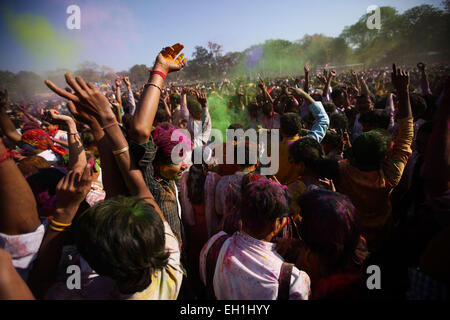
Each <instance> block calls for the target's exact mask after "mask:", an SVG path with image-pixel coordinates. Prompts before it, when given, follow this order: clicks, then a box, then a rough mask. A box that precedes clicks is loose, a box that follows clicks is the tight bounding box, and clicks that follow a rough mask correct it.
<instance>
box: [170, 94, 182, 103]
mask: <svg viewBox="0 0 450 320" xmlns="http://www.w3.org/2000/svg"><path fill="white" fill-rule="evenodd" d="M170 102H171V103H172V104H174V105H177V104H180V96H179V95H178V94H176V93H175V94H172V95H171V96H170Z"/></svg>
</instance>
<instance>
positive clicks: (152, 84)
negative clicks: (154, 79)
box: [146, 83, 162, 93]
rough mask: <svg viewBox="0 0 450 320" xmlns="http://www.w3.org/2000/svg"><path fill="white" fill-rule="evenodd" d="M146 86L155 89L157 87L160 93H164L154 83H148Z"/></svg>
mask: <svg viewBox="0 0 450 320" xmlns="http://www.w3.org/2000/svg"><path fill="white" fill-rule="evenodd" d="M146 86H153V87H156V88H158V89H159V91H161V93H162V89H161V88H160V87H159V86H158V85H156V84H154V83H147V84H146Z"/></svg>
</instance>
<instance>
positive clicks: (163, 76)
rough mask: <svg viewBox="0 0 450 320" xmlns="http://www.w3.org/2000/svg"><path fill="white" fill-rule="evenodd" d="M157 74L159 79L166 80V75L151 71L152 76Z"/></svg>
mask: <svg viewBox="0 0 450 320" xmlns="http://www.w3.org/2000/svg"><path fill="white" fill-rule="evenodd" d="M154 74H157V75H158V76H160V77H161V78H163V80H166V76H167V74H166V73H164V72H161V71H152V75H154Z"/></svg>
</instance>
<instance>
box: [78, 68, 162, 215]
mask: <svg viewBox="0 0 450 320" xmlns="http://www.w3.org/2000/svg"><path fill="white" fill-rule="evenodd" d="M76 80H77V83H79V85H80V86H79V87H75V88H74V89H75V92H76V93H77V94H78V96H80V97H82V99H81V101H80V102H79V103H77V104H76V109H77V111H79V112H83V111H84V112H86V113H90V114H92V115H93V116H94V117H95V119H96V120H97V121H98V122H99V123H100V124H101V125H102V127H103V129H104V132H105V134H106V136H107V138H108V140H109V142H110V145H111V149H112V150H111V152H112V154H113V155H114V157H115V161H116V164H117V166H118V167H119V170H120V173H121V174H122V178H123V179H124V181H125V184H126V185H127V188H128V191H129V192H130V194H131V195H133V196H137V197H140V198H143V199H144V200H145V201H147V202H149V203H150V204H152V205H153V206H154V207H155V209H156V210H157V211H158V213H159V214H160V216H161V218H162V219H163V221H164V217H163V214H162V212H161V210H160V209H159V208H158V205H157V204H156V201H155V200H154V198H153V196H152V194H151V193H150V191H149V189H148V187H147V185H146V183H145V181H144V178H143V176H142V172H141V171H140V170H139V169H138V168H136V167H135V165H134V161H131V157H130V152H129V147H128V142H127V140H126V139H125V137H124V135H123V133H122V130H121V129H120V127H119V125H118V123H117V122H116V121H115V116H114V113H113V112H112V110H111V108H109V102H108V99H106V98H105V97H104V96H103V95H102V94H101V93H100V91H99V90H98V88H97V87H95V86H93V85H92V84H90V83H89V84H86V83H85V82H84V80H83V79H82V78H80V77H77V79H76Z"/></svg>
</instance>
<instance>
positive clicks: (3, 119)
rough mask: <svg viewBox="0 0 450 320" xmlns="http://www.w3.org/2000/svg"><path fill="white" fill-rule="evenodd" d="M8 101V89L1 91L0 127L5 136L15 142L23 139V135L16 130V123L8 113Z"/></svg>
mask: <svg viewBox="0 0 450 320" xmlns="http://www.w3.org/2000/svg"><path fill="white" fill-rule="evenodd" d="M7 103H8V90H6V89H5V91H4V92H2V91H0V128H1V129H2V131H3V133H4V134H5V136H7V137H8V139H9V140H11V141H12V142H14V143H15V144H18V143H20V141H22V136H21V135H20V134H19V133H18V132H17V131H16V127H15V126H14V123H13V122H12V121H11V119H10V118H9V116H8V114H7V113H6V104H7Z"/></svg>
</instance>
